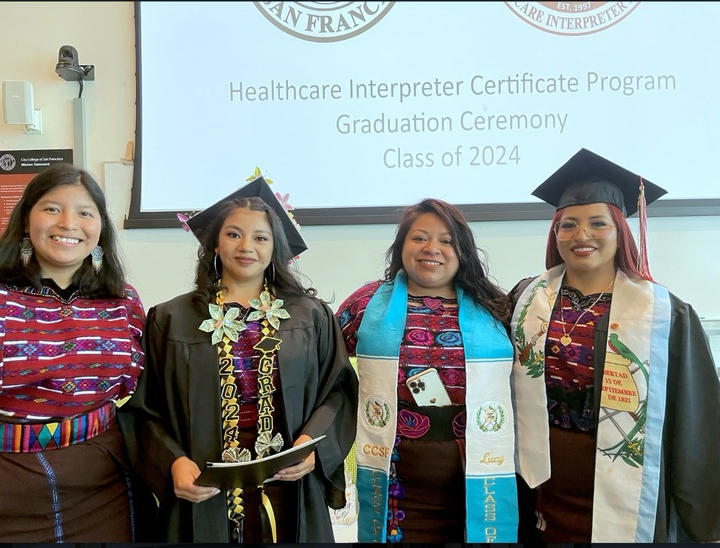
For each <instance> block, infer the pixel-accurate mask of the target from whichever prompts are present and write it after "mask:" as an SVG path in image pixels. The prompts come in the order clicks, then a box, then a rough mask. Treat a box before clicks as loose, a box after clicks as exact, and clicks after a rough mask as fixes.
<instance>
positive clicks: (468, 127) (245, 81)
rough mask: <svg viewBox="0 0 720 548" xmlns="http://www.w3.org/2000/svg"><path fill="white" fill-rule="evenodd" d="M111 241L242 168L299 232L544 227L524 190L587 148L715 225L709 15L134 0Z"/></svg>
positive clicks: (697, 6)
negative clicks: (124, 154)
mask: <svg viewBox="0 0 720 548" xmlns="http://www.w3.org/2000/svg"><path fill="white" fill-rule="evenodd" d="M136 24H137V56H138V57H137V67H138V68H137V71H138V77H137V82H138V84H137V85H138V92H137V116H138V120H137V149H136V157H135V173H134V182H133V191H132V199H131V208H130V214H129V217H128V219H127V221H126V227H128V228H130V227H142V226H177V220H176V214H177V213H178V212H180V213H185V214H188V213H192V212H195V211H198V210H201V209H203V208H204V207H206V206H208V205H210V204H211V203H213V202H215V201H216V200H217V199H219V198H221V197H223V196H225V195H227V194H229V193H230V192H232V191H233V190H235V189H236V188H238V187H240V186H242V185H243V184H244V182H245V180H246V178H247V177H248V176H250V175H252V173H253V171H254V170H255V168H256V167H258V168H259V169H260V172H261V173H262V174H263V175H265V176H266V177H267V178H269V179H271V180H273V181H274V182H273V189H274V190H275V191H276V192H279V193H280V194H283V195H284V194H286V193H289V200H288V201H289V203H290V204H291V205H292V206H293V207H294V208H295V210H296V211H295V215H296V216H297V218H298V220H299V222H300V223H301V224H303V223H304V224H352V223H374V222H390V221H391V219H392V217H393V215H394V214H395V213H396V212H397V210H398V208H400V207H402V206H406V205H409V204H411V203H414V202H416V201H418V200H420V199H422V198H426V197H433V198H440V199H443V200H446V201H448V202H451V203H453V204H456V205H458V206H460V207H461V209H462V210H463V211H465V212H466V215H468V219H469V220H486V219H489V220H504V219H528V218H546V217H549V212H550V211H551V210H550V208H549V206H546V205H545V204H542V203H541V202H540V201H539V200H538V199H536V198H534V197H533V196H531V195H530V193H531V191H532V190H533V189H534V188H535V187H536V186H537V185H539V184H540V183H541V182H542V181H544V180H545V179H546V178H547V177H548V176H549V175H551V174H552V173H553V172H554V171H555V170H556V169H557V168H559V167H560V166H561V165H562V164H563V163H564V162H565V161H566V160H568V159H569V158H570V157H571V156H572V155H573V154H574V153H575V152H577V151H578V150H579V149H581V148H587V149H589V150H591V151H593V152H595V153H597V154H599V155H601V156H604V157H605V158H607V159H609V160H611V161H613V162H615V163H617V164H620V165H622V166H623V167H626V168H627V169H629V170H631V171H633V172H635V173H638V174H640V175H641V176H642V177H644V178H645V179H647V180H650V181H652V182H654V183H656V184H658V185H660V186H661V187H663V188H665V189H667V191H668V194H667V195H666V196H665V197H664V198H663V199H661V200H659V201H658V202H656V204H654V205H653V206H652V207H650V209H649V214H650V215H653V214H655V215H703V214H720V190H718V184H717V181H716V176H715V174H716V164H717V157H718V153H717V149H718V145H720V101H718V99H717V95H718V90H719V89H720V73H719V72H718V71H717V70H716V69H715V62H716V60H717V59H718V58H720V40H718V39H717V32H718V31H717V29H718V28H720V4H717V3H714V2H710V3H703V2H663V3H660V2H657V3H647V2H422V3H419V2H418V3H416V2H217V3H213V2H177V3H176V2H136Z"/></svg>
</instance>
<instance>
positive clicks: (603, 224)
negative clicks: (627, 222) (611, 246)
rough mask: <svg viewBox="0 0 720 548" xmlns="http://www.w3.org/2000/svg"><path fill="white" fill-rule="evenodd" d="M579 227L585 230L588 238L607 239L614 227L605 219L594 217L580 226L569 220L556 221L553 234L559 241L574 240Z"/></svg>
mask: <svg viewBox="0 0 720 548" xmlns="http://www.w3.org/2000/svg"><path fill="white" fill-rule="evenodd" d="M580 226H582V227H583V229H584V230H585V234H587V235H588V238H598V239H599V238H607V237H608V236H609V235H610V231H611V230H612V228H613V227H614V226H615V225H614V224H612V223H611V222H610V219H608V218H606V217H594V218H592V219H590V220H588V221H586V222H584V223H582V225H579V224H577V223H576V222H575V221H573V220H571V219H567V220H564V221H558V222H557V223H555V224H554V225H553V232H555V236H557V239H558V240H560V241H563V242H564V241H568V240H574V239H575V238H576V237H577V235H578V234H579V232H580Z"/></svg>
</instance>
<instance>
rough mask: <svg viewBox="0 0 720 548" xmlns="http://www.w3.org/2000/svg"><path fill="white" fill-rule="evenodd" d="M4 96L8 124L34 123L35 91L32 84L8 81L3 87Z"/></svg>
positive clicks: (4, 112)
mask: <svg viewBox="0 0 720 548" xmlns="http://www.w3.org/2000/svg"><path fill="white" fill-rule="evenodd" d="M2 94H3V117H4V118H5V123H6V124H32V123H33V89H32V84H31V83H30V82H26V81H23V80H6V81H4V82H3V85H2Z"/></svg>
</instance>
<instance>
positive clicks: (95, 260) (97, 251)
mask: <svg viewBox="0 0 720 548" xmlns="http://www.w3.org/2000/svg"><path fill="white" fill-rule="evenodd" d="M104 256H105V252H104V251H103V248H102V247H100V246H99V245H96V246H95V247H93V250H92V251H91V252H90V257H91V258H92V267H93V270H94V271H95V275H96V276H99V275H100V271H101V270H102V267H103V257H104Z"/></svg>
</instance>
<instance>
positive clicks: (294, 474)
mask: <svg viewBox="0 0 720 548" xmlns="http://www.w3.org/2000/svg"><path fill="white" fill-rule="evenodd" d="M311 439H312V438H311V437H310V436H308V435H307V434H301V435H300V437H299V438H298V439H296V440H295V443H293V447H295V446H296V445H300V444H301V443H305V442H306V441H310V440H311ZM314 469H315V451H313V452H312V453H310V454H309V455H308V457H307V458H306V459H305V460H304V461H302V462H300V463H298V464H295V465H293V466H288V467H287V468H283V469H282V470H280V471H279V472H278V473H277V474H275V475H274V476H273V479H277V480H281V481H295V480H299V479H300V478H301V477H303V476H304V475H305V474H309V473H310V472H312V471H313V470H314Z"/></svg>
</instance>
